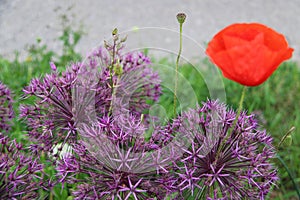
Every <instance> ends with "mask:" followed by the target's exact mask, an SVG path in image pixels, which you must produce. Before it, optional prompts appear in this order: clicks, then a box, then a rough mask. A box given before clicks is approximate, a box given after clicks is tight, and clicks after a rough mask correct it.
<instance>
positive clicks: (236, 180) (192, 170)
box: [176, 101, 278, 199]
mask: <svg viewBox="0 0 300 200" xmlns="http://www.w3.org/2000/svg"><path fill="white" fill-rule="evenodd" d="M235 117H236V114H235V113H234V111H233V110H228V108H227V107H226V106H225V105H224V104H221V103H219V102H218V101H208V102H206V103H204V104H203V106H202V107H198V108H197V109H194V110H190V111H188V112H184V113H183V114H182V116H181V118H182V128H181V132H183V133H184V135H190V137H189V138H190V141H189V142H190V145H189V146H188V148H186V147H187V146H184V147H183V151H184V152H185V153H184V155H183V157H182V158H181V159H180V161H179V162H178V165H177V166H178V167H177V169H176V172H177V174H178V175H179V182H178V186H179V187H180V190H181V194H182V196H183V197H185V198H187V196H193V197H194V198H196V199H201V198H209V199H243V198H247V199H264V198H265V196H266V195H267V194H268V192H269V191H270V189H271V187H272V186H273V185H274V184H275V183H276V181H277V179H278V177H277V175H276V174H277V173H276V169H275V167H274V166H273V165H272V164H271V159H272V158H274V156H275V152H274V150H275V149H274V147H273V146H272V138H271V136H270V135H268V134H267V133H266V132H265V131H261V130H259V129H258V124H257V122H256V120H255V119H254V116H253V115H247V114H246V112H242V113H241V115H240V116H239V118H238V120H237V123H236V124H233V122H234V121H235ZM195 188H197V189H195Z"/></svg>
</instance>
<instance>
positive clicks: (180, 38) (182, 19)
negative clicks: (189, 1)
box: [173, 13, 186, 116]
mask: <svg viewBox="0 0 300 200" xmlns="http://www.w3.org/2000/svg"><path fill="white" fill-rule="evenodd" d="M185 17H186V16H185V14H184V13H179V14H178V15H177V20H178V22H179V51H178V55H177V59H176V71H175V84H174V108H173V109H174V116H176V98H177V88H178V65H179V59H180V55H181V51H182V25H183V23H184V20H185Z"/></svg>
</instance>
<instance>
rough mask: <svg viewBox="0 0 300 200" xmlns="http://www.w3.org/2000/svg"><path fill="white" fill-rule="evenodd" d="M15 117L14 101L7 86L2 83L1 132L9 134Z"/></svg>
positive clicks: (0, 103) (0, 90) (0, 104)
mask: <svg viewBox="0 0 300 200" xmlns="http://www.w3.org/2000/svg"><path fill="white" fill-rule="evenodd" d="M13 117H14V110H13V99H12V97H11V92H10V90H9V89H8V87H7V86H6V85H4V84H3V83H2V82H1V81H0V131H2V132H7V131H8V130H9V129H10V127H11V124H10V123H11V120H12V118H13Z"/></svg>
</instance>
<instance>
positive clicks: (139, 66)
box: [21, 48, 160, 157]
mask: <svg viewBox="0 0 300 200" xmlns="http://www.w3.org/2000/svg"><path fill="white" fill-rule="evenodd" d="M110 53H111V52H110V51H109V50H106V49H103V48H99V49H98V50H97V51H94V52H93V53H92V54H91V55H90V56H89V57H88V58H87V60H86V61H85V62H82V63H75V64H72V65H71V66H70V67H68V68H67V70H66V71H65V72H62V73H61V74H59V72H58V71H57V69H56V67H55V66H54V64H53V63H51V68H52V70H53V73H51V74H48V75H46V76H45V77H44V78H43V79H33V80H32V81H31V83H30V85H29V86H27V87H25V88H24V90H23V91H24V93H25V96H26V97H27V98H29V97H31V96H33V97H36V99H37V100H36V102H35V105H23V106H21V117H22V118H25V119H26V120H27V123H28V126H29V129H30V130H29V136H30V137H31V138H32V139H34V140H35V141H37V144H35V145H32V150H33V151H34V152H38V151H46V152H49V153H51V154H52V153H53V148H55V147H58V146H59V148H58V149H57V150H58V151H57V152H58V153H59V152H60V151H61V150H62V148H63V146H64V145H65V144H66V143H69V144H73V143H75V142H76V141H77V138H78V134H77V122H78V121H80V122H82V119H83V118H84V117H85V116H86V115H87V114H86V113H87V109H88V106H87V104H88V103H90V99H89V98H88V100H87V97H86V94H87V93H88V92H87V91H86V90H89V89H91V88H92V90H93V91H94V93H93V95H94V96H92V97H91V98H93V99H94V100H95V101H94V102H93V103H94V104H93V105H92V109H94V111H95V113H96V117H97V119H98V118H99V119H101V118H103V117H105V116H107V115H111V113H110V112H111V110H112V108H111V107H112V106H111V105H112V101H113V96H114V95H115V96H117V98H115V99H117V100H116V101H115V102H120V103H122V105H123V106H124V105H125V106H127V105H128V107H127V109H128V110H129V111H130V112H131V113H134V115H136V116H140V115H141V113H142V112H143V111H145V110H146V109H148V108H149V107H150V105H148V103H147V101H148V100H153V101H156V100H157V99H158V96H159V95H160V86H159V78H158V75H157V74H156V73H154V72H152V70H151V69H150V68H149V64H150V60H149V58H148V57H146V56H145V55H144V54H142V53H126V54H124V55H122V54H121V52H120V51H119V50H118V51H117V54H116V55H115V59H116V60H117V61H118V63H117V64H118V66H120V67H121V68H122V70H121V73H116V72H115V71H114V70H113V74H110V70H109V66H110V65H111V63H110V56H109V55H110ZM98 68H99V69H98ZM95 69H96V70H97V72H96V73H95V74H93V73H94V72H95V71H93V70H95ZM133 74H137V75H136V76H133ZM111 75H112V78H113V80H114V82H115V84H116V83H117V84H116V85H117V86H116V88H117V89H115V91H113V90H112V87H111V85H110V79H111ZM137 76H142V77H146V78H144V79H141V80H143V81H144V82H143V83H142V84H140V85H138V87H136V88H134V89H135V91H134V90H131V91H130V92H131V93H130V94H129V95H127V96H126V95H125V92H127V91H128V90H130V89H132V88H130V86H129V83H127V82H126V81H123V80H124V79H126V80H127V79H128V78H126V77H135V78H136V79H137V78H139V77H137ZM82 77H83V78H82ZM90 77H96V82H95V80H92V79H91V78H90ZM146 79H147V80H149V81H145V80H146ZM93 81H94V82H93ZM90 82H93V83H92V84H93V86H92V87H91V86H90ZM140 82H141V81H140ZM140 82H139V83H140ZM78 86H83V87H81V88H80V87H78ZM124 96H125V97H124ZM80 98H82V100H80ZM124 99H125V100H124ZM128 99H129V100H128ZM127 100H128V101H127ZM127 103H128V104H127ZM114 104H115V105H120V104H118V103H114ZM114 110H117V109H116V108H114ZM83 120H89V119H83ZM55 156H56V157H57V156H58V154H55Z"/></svg>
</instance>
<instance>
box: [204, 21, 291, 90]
mask: <svg viewBox="0 0 300 200" xmlns="http://www.w3.org/2000/svg"><path fill="white" fill-rule="evenodd" d="M292 53H293V49H292V48H290V47H289V46H288V43H287V42H286V40H285V37H284V36H283V35H281V34H279V33H277V32H276V31H274V30H273V29H271V28H269V27H267V26H265V25H262V24H258V23H250V24H247V23H243V24H232V25H230V26H228V27H226V28H225V29H223V30H221V31H220V32H219V33H218V34H216V35H215V36H214V37H213V39H212V40H211V41H210V42H209V44H208V47H207V49H206V54H207V55H208V56H209V57H210V59H211V60H212V62H214V63H215V64H216V65H217V66H218V67H219V68H220V69H221V71H222V73H223V75H224V76H225V77H226V78H228V79H231V80H233V81H236V82H238V83H240V84H242V85H246V86H257V85H259V84H261V83H263V82H264V81H266V80H267V79H268V77H269V76H271V74H272V73H273V72H274V71H275V70H276V69H277V68H278V66H279V65H280V63H282V62H283V61H284V60H286V59H289V58H290V57H291V56H292Z"/></svg>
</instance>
